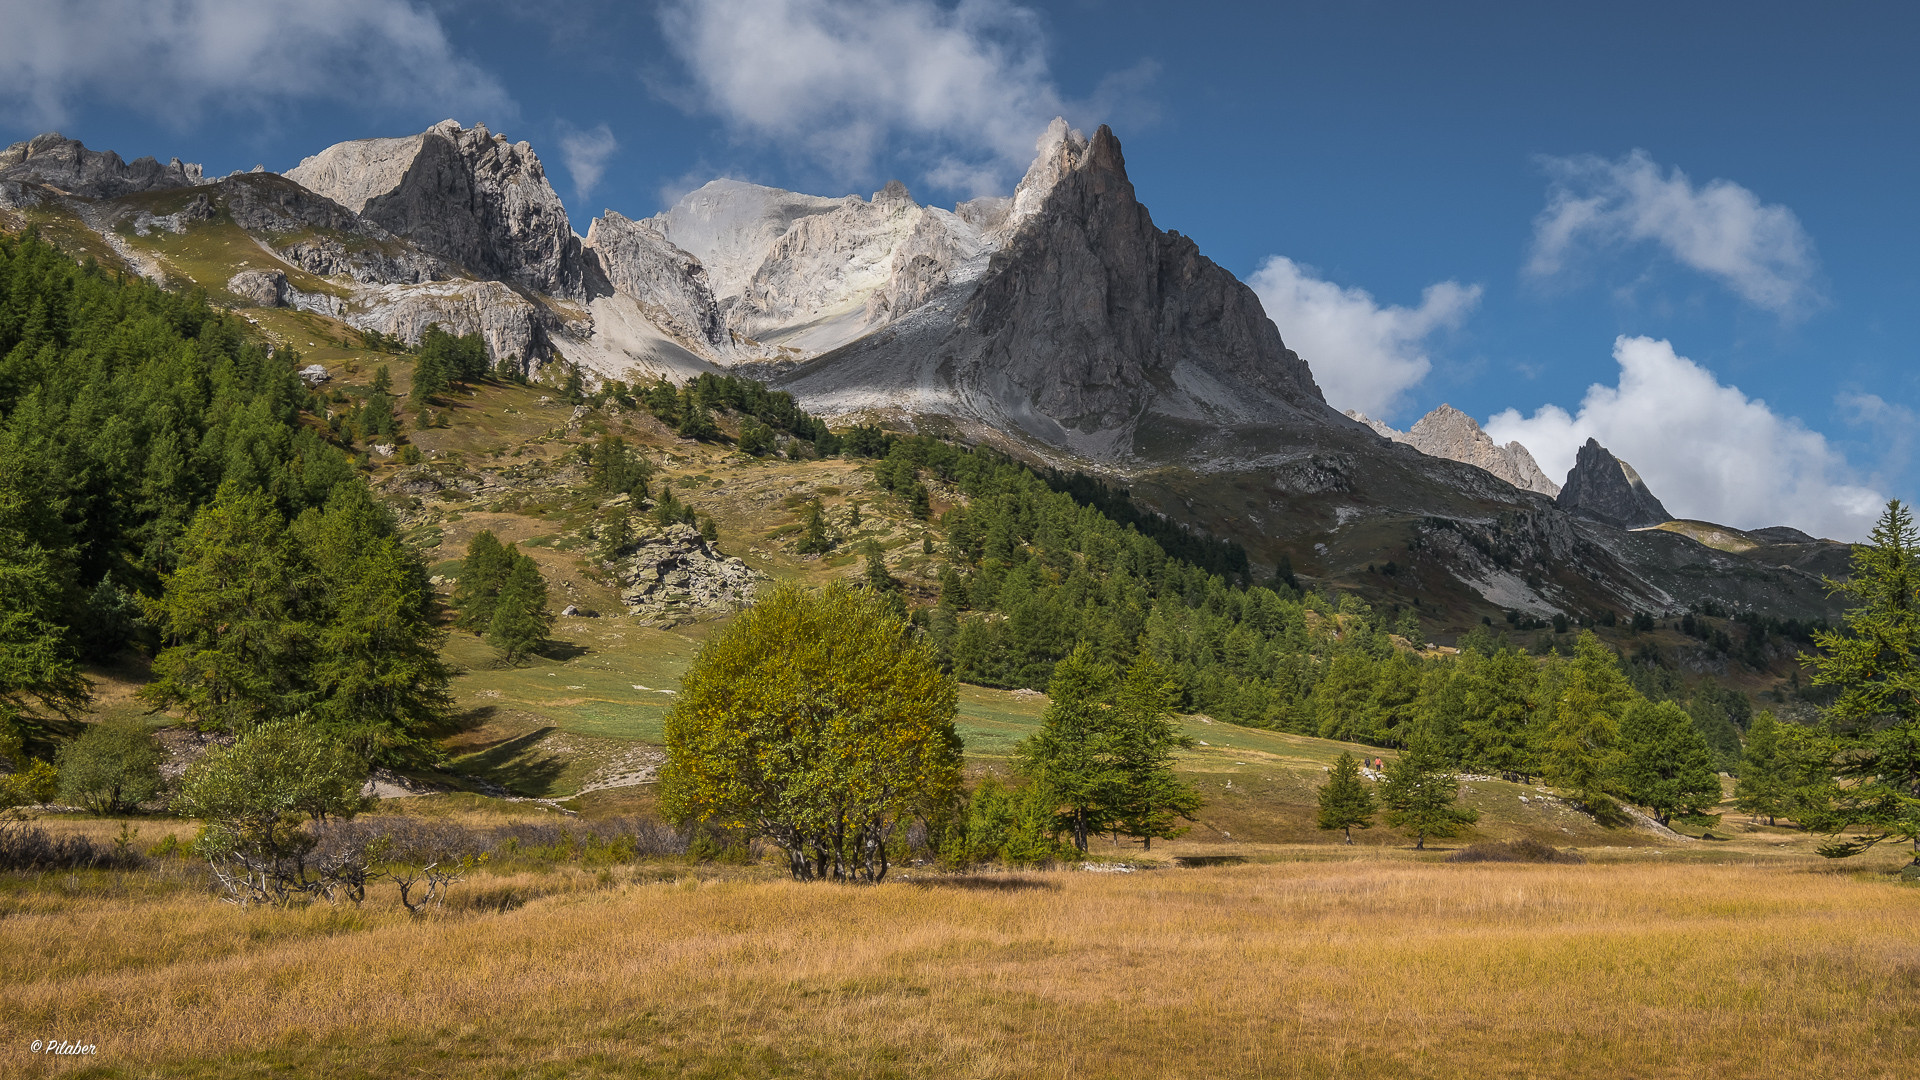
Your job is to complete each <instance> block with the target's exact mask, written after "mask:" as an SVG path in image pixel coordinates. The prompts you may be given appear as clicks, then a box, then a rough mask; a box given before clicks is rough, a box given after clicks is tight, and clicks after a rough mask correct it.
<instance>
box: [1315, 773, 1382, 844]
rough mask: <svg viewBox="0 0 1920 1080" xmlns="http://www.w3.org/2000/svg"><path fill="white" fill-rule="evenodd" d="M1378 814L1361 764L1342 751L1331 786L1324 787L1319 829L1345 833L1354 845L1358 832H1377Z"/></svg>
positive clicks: (1329, 781) (1328, 779)
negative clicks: (1375, 822)
mask: <svg viewBox="0 0 1920 1080" xmlns="http://www.w3.org/2000/svg"><path fill="white" fill-rule="evenodd" d="M1377 811H1378V807H1377V806H1376V804H1375V803H1374V798H1373V792H1372V791H1370V790H1368V788H1367V784H1366V781H1364V780H1362V779H1360V763H1359V762H1358V761H1355V760H1354V757H1353V753H1352V752H1351V751H1347V750H1342V751H1340V756H1339V758H1337V759H1336V760H1335V761H1334V763H1333V771H1332V772H1330V773H1328V774H1327V782H1326V783H1325V784H1322V785H1321V786H1320V815H1319V818H1318V824H1319V826H1320V827H1321V828H1322V829H1327V830H1329V831H1331V830H1333V829H1340V830H1342V831H1343V832H1345V833H1346V837H1347V843H1349V844H1351V843H1353V830H1354V828H1355V827H1356V826H1358V827H1359V828H1362V829H1371V828H1373V815H1374V814H1375V813H1376V812H1377Z"/></svg>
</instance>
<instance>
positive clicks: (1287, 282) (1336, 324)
mask: <svg viewBox="0 0 1920 1080" xmlns="http://www.w3.org/2000/svg"><path fill="white" fill-rule="evenodd" d="M1247 284H1249V285H1251V286H1252V287H1253V291H1254V293H1255V294H1257V295H1258V296H1259V297H1260V304H1261V306H1263V307H1265V308H1266V309H1267V316H1268V317H1269V318H1271V319H1272V320H1273V323H1274V325H1275V326H1278V327H1279V328H1280V336H1281V338H1282V339H1284V340H1285V341H1286V343H1287V347H1288V348H1290V349H1292V350H1293V351H1294V352H1297V353H1299V354H1300V355H1301V357H1303V358H1304V359H1305V360H1306V361H1307V365H1308V366H1309V367H1311V368H1312V369H1313V378H1314V381H1315V382H1317V383H1319V384H1320V390H1321V392H1322V393H1324V394H1325V395H1326V396H1327V403H1328V404H1330V405H1332V406H1333V407H1334V408H1336V409H1358V410H1360V411H1361V412H1363V413H1366V414H1367V415H1368V416H1371V417H1374V418H1375V419H1384V418H1386V417H1388V416H1390V415H1392V413H1393V411H1394V410H1395V409H1397V408H1398V407H1399V406H1400V405H1401V404H1402V402H1403V400H1404V399H1405V397H1406V392H1407V391H1408V390H1409V389H1411V388H1412V387H1413V386H1415V385H1416V384H1418V383H1419V382H1420V380H1421V379H1424V378H1426V377H1427V372H1428V371H1429V370H1431V369H1432V367H1433V364H1432V362H1431V361H1429V360H1428V359H1427V354H1426V352H1425V350H1424V348H1423V343H1424V342H1425V340H1426V338H1427V337H1428V336H1429V335H1431V334H1432V333H1433V332H1434V331H1436V330H1441V329H1448V328H1453V327H1458V326H1459V325H1460V323H1461V321H1462V320H1464V319H1465V318H1466V316H1467V312H1469V311H1471V310H1472V309H1473V306H1474V305H1475V304H1477V303H1479V302H1480V286H1478V285H1461V284H1459V283H1458V282H1454V281H1443V282H1440V283H1439V284H1437V285H1429V286H1427V289H1426V291H1425V292H1424V293H1422V294H1421V297H1420V306H1419V307H1417V308H1405V307H1398V306H1395V305H1387V306H1385V307H1382V306H1380V305H1379V304H1378V303H1376V302H1375V301H1374V299H1373V296H1372V295H1371V294H1370V293H1368V292H1367V291H1366V290H1364V289H1348V288H1342V287H1340V286H1339V285H1335V284H1334V283H1333V282H1331V281H1322V280H1321V279H1319V278H1317V277H1315V276H1313V273H1312V272H1311V270H1309V269H1308V268H1307V267H1303V266H1301V265H1300V264H1299V263H1296V262H1294V261H1293V260H1292V259H1289V258H1286V257H1285V256H1282V255H1275V256H1273V257H1272V258H1270V259H1268V260H1267V261H1266V262H1265V263H1263V264H1261V267H1260V269H1259V270H1258V271H1257V272H1255V273H1254V275H1253V277H1252V278H1251V279H1250V280H1249V281H1248V282H1247Z"/></svg>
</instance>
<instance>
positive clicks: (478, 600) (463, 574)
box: [453, 529, 517, 634]
mask: <svg viewBox="0 0 1920 1080" xmlns="http://www.w3.org/2000/svg"><path fill="white" fill-rule="evenodd" d="M515 554H517V552H516V553H515ZM512 568H513V556H510V555H509V554H508V551H507V549H506V548H504V547H502V546H501V545H500V541H499V539H498V538H497V537H495V536H494V535H493V531H492V530H491V529H484V530H482V531H480V532H479V533H477V534H475V535H474V537H473V539H471V540H469V541H467V557H466V560H465V561H464V562H462V563H461V564H460V583H459V585H458V586H456V587H455V589H454V592H453V606H454V609H455V610H456V611H458V612H459V617H458V618H457V619H456V620H455V623H454V625H456V626H459V627H460V628H462V629H465V630H471V631H473V632H474V633H475V634H484V633H486V631H487V627H489V626H491V625H492V624H493V609H494V603H495V599H496V598H497V597H498V596H499V595H500V587H501V586H502V585H504V584H506V580H507V572H508V571H509V570H511V569H512Z"/></svg>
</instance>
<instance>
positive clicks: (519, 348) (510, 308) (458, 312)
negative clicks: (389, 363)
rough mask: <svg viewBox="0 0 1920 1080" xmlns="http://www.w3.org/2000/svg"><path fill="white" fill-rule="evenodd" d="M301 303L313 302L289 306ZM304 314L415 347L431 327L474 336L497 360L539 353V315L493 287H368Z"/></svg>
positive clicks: (481, 284)
mask: <svg viewBox="0 0 1920 1080" xmlns="http://www.w3.org/2000/svg"><path fill="white" fill-rule="evenodd" d="M303 298H304V299H308V300H309V301H315V300H317V298H315V297H313V295H312V294H295V295H294V296H292V297H290V299H289V303H290V304H291V306H293V307H305V306H306V305H303V304H302V303H301V301H302V299H303ZM325 299H326V300H333V298H332V297H327V298H325ZM309 310H326V311H327V312H328V313H329V314H332V315H336V316H338V317H339V318H341V319H343V320H345V321H346V323H347V324H348V325H349V326H352V327H355V328H356V329H360V330H378V331H380V332H381V333H382V334H386V335H388V336H390V337H395V338H399V339H400V340H402V341H406V342H409V343H417V342H418V341H419V340H420V336H421V335H422V334H424V333H425V332H426V329H427V327H428V326H429V325H431V324H433V323H439V324H440V327H441V329H443V330H445V331H447V332H448V333H450V334H472V333H478V334H479V335H480V337H481V340H483V341H484V342H486V346H487V354H488V355H489V356H491V357H493V358H494V359H496V360H499V359H505V358H507V357H518V358H520V359H521V360H525V359H526V358H527V357H528V356H529V355H530V354H532V353H533V352H534V351H536V350H537V349H538V348H539V347H540V344H541V341H542V334H543V330H542V328H541V322H540V312H539V309H537V308H536V307H534V305H533V304H532V303H531V302H530V301H528V300H527V299H526V298H525V297H523V296H521V295H520V294H519V293H517V292H514V291H513V290H512V289H511V288H508V287H507V286H506V285H503V284H501V283H500V282H498V281H435V282H428V283H425V284H421V285H372V286H368V287H366V288H364V289H361V290H359V291H357V292H355V293H354V296H353V299H352V300H350V301H346V302H344V303H343V302H340V301H337V300H336V301H334V302H333V303H332V304H330V305H329V304H326V303H324V302H318V303H317V304H316V306H315V307H314V308H309Z"/></svg>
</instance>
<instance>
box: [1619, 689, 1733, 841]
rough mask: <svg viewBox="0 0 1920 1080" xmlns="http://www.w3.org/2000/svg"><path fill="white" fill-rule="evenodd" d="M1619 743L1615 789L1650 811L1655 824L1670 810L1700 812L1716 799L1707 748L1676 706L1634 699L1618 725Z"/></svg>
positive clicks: (1668, 818)
mask: <svg viewBox="0 0 1920 1080" xmlns="http://www.w3.org/2000/svg"><path fill="white" fill-rule="evenodd" d="M1620 744H1621V746H1623V747H1625V748H1626V752H1625V754H1624V756H1623V758H1622V761H1621V768H1620V790H1621V792H1622V794H1624V795H1625V796H1626V797H1627V798H1628V799H1631V800H1632V801H1634V802H1636V803H1639V804H1640V805H1641V806H1644V807H1646V808H1647V809H1649V810H1652V811H1653V814H1654V816H1655V817H1656V818H1658V819H1659V821H1660V824H1662V825H1665V824H1668V823H1669V822H1670V821H1672V820H1673V815H1675V814H1681V815H1689V816H1691V815H1700V814H1705V813H1707V812H1709V811H1710V810H1712V808H1713V807H1714V806H1715V805H1717V804H1718V803H1719V802H1720V799H1721V796H1722V791H1721V788H1720V776H1719V774H1718V773H1716V772H1715V771H1714V768H1713V752H1712V751H1711V750H1710V749H1708V747H1707V741H1706V739H1704V738H1702V737H1701V735H1700V731H1699V729H1698V728H1696V727H1695V726H1694V723H1693V719H1692V718H1691V717H1689V716H1688V715H1687V713H1686V711H1685V710H1684V709H1682V708H1680V706H1678V705H1675V704H1674V703H1673V702H1671V701H1662V702H1658V703H1655V702H1651V701H1647V700H1645V699H1642V700H1639V701H1636V702H1634V703H1633V704H1632V705H1630V706H1628V707H1627V712H1626V717H1625V719H1623V720H1622V721H1621V723H1620Z"/></svg>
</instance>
